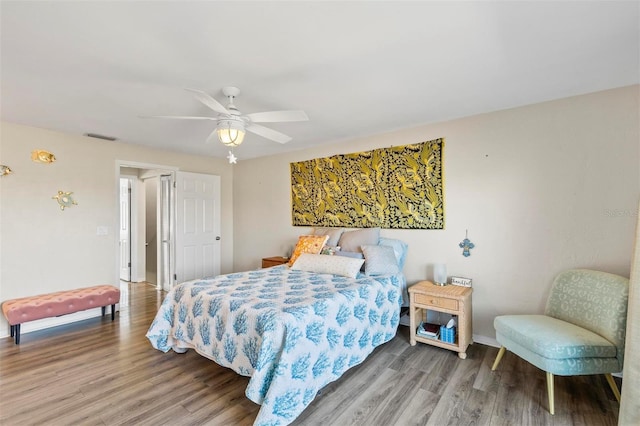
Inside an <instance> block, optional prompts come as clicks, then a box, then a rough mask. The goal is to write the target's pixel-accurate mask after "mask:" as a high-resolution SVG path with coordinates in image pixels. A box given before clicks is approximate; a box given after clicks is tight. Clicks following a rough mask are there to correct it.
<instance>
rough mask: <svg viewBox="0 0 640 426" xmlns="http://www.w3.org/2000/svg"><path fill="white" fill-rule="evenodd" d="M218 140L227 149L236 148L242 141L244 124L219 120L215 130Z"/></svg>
mask: <svg viewBox="0 0 640 426" xmlns="http://www.w3.org/2000/svg"><path fill="white" fill-rule="evenodd" d="M216 132H217V133H218V139H220V142H222V143H223V144H224V145H226V146H228V147H234V146H238V145H240V144H241V143H242V141H243V140H244V135H245V130H244V123H242V122H239V121H236V120H221V121H220V122H219V123H218V127H217V129H216Z"/></svg>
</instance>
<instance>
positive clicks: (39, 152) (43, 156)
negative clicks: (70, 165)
mask: <svg viewBox="0 0 640 426" xmlns="http://www.w3.org/2000/svg"><path fill="white" fill-rule="evenodd" d="M31 159H32V160H33V161H35V162H36V163H43V164H51V163H53V162H54V161H56V156H55V155H53V154H52V153H50V152H49V151H45V150H43V149H35V150H33V151H31Z"/></svg>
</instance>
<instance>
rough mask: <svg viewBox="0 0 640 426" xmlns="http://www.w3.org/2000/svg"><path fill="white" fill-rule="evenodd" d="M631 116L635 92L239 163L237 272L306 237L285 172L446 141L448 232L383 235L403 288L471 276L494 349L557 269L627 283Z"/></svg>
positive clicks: (635, 192)
mask: <svg viewBox="0 0 640 426" xmlns="http://www.w3.org/2000/svg"><path fill="white" fill-rule="evenodd" d="M425 102H433V100H425ZM354 113H357V111H354ZM638 116H639V109H638V86H632V87H627V88H620V89H615V90H609V91H604V92H599V93H594V94H589V95H585V96H578V97H572V98H567V99H562V100H558V101H553V102H547V103H542V104H536V105H530V106H525V107H521V108H515V109H510V110H504V111H499V112H494V113H489V114H483V115H478V116H473V117H468V118H462V119H458V120H453V121H449V122H445V123H438V124H432V125H426V126H422V127H418V128H413V129H407V130H402V131H397V132H393V133H388V134H384V135H377V136H371V137H366V138H360V139H354V140H349V141H345V142H343V143H339V144H335V145H332V146H325V147H318V148H314V149H308V150H304V151H298V152H294V153H290V154H287V155H281V156H273V157H266V158H259V159H255V160H246V161H240V162H239V163H238V164H237V165H236V166H235V169H234V186H233V191H234V234H235V240H234V241H235V244H234V269H236V270H244V269H248V268H255V267H258V266H259V265H260V259H261V258H262V257H265V256H270V255H283V254H285V253H286V252H287V250H288V248H289V247H291V246H292V245H293V244H295V241H296V238H297V236H298V235H301V234H304V233H305V232H306V231H307V230H308V228H297V227H293V226H291V204H290V192H289V191H290V181H289V163H290V162H294V161H302V160H309V159H312V158H317V157H324V156H329V155H333V154H343V153H350V152H358V151H364V150H370V149H373V148H378V147H388V146H394V145H404V144H410V143H417V142H423V141H427V140H431V139H435V138H439V137H444V138H446V145H445V151H444V152H445V154H444V158H445V159H444V173H445V181H446V184H445V201H446V229H445V230H440V231H429V230H414V231H410V230H383V231H382V235H384V236H388V237H392V238H400V239H402V240H404V241H406V242H407V243H408V244H409V254H408V258H407V263H406V266H405V274H406V276H407V279H408V280H409V283H415V282H417V281H420V280H422V279H431V278H432V275H431V273H430V269H429V267H430V265H431V264H432V263H434V262H446V263H447V266H448V272H449V275H461V276H466V277H471V278H473V282H474V293H473V309H474V312H473V316H474V334H475V335H476V339H477V340H478V341H483V340H484V341H486V342H487V343H492V342H494V340H493V339H494V337H495V332H494V329H493V318H494V317H495V316H496V315H499V314H505V313H525V312H527V313H529V312H541V311H542V309H543V307H544V302H545V300H546V296H547V294H548V290H549V287H550V284H551V281H552V279H553V277H554V276H555V275H556V274H557V273H558V272H560V271H562V270H564V269H567V268H594V269H600V270H604V271H608V272H613V273H618V274H621V275H624V276H629V269H630V259H631V252H632V245H633V230H634V226H635V219H636V216H637V206H638V204H637V203H638V196H639V194H640V175H639V172H638V169H639V165H640V150H639V140H640V136H639V131H638V127H639V122H638ZM311 119H312V120H313V117H311ZM290 143H292V144H295V140H294V141H292V142H290ZM465 230H468V231H469V239H470V240H471V241H472V242H473V243H475V245H476V248H475V249H473V250H472V251H471V256H470V257H468V258H465V257H463V256H462V250H461V249H460V248H459V247H458V243H459V242H460V241H462V240H463V239H464V238H465Z"/></svg>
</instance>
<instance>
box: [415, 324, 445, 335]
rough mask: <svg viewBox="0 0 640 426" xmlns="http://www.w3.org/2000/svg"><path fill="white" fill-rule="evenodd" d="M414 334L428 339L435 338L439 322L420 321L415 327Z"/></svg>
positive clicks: (438, 329) (437, 333) (438, 331)
mask: <svg viewBox="0 0 640 426" xmlns="http://www.w3.org/2000/svg"><path fill="white" fill-rule="evenodd" d="M416 334H417V335H418V336H420V337H427V338H430V339H437V338H438V336H439V335H440V324H433V323H430V322H424V321H423V322H421V323H420V325H419V326H418V328H417V329H416Z"/></svg>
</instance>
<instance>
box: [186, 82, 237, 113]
mask: <svg viewBox="0 0 640 426" xmlns="http://www.w3.org/2000/svg"><path fill="white" fill-rule="evenodd" d="M186 90H188V91H190V92H192V93H193V94H195V96H196V99H197V100H199V101H200V102H202V103H203V104H205V105H206V106H208V107H209V108H211V109H212V110H214V111H215V112H218V113H220V114H227V115H229V114H231V113H230V112H229V110H227V109H226V108H225V107H224V106H223V105H222V104H221V103H220V102H218V101H216V100H215V99H213V98H212V97H211V95H209V94H208V93H206V92H203V91H202V90H198V89H189V88H186Z"/></svg>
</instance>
